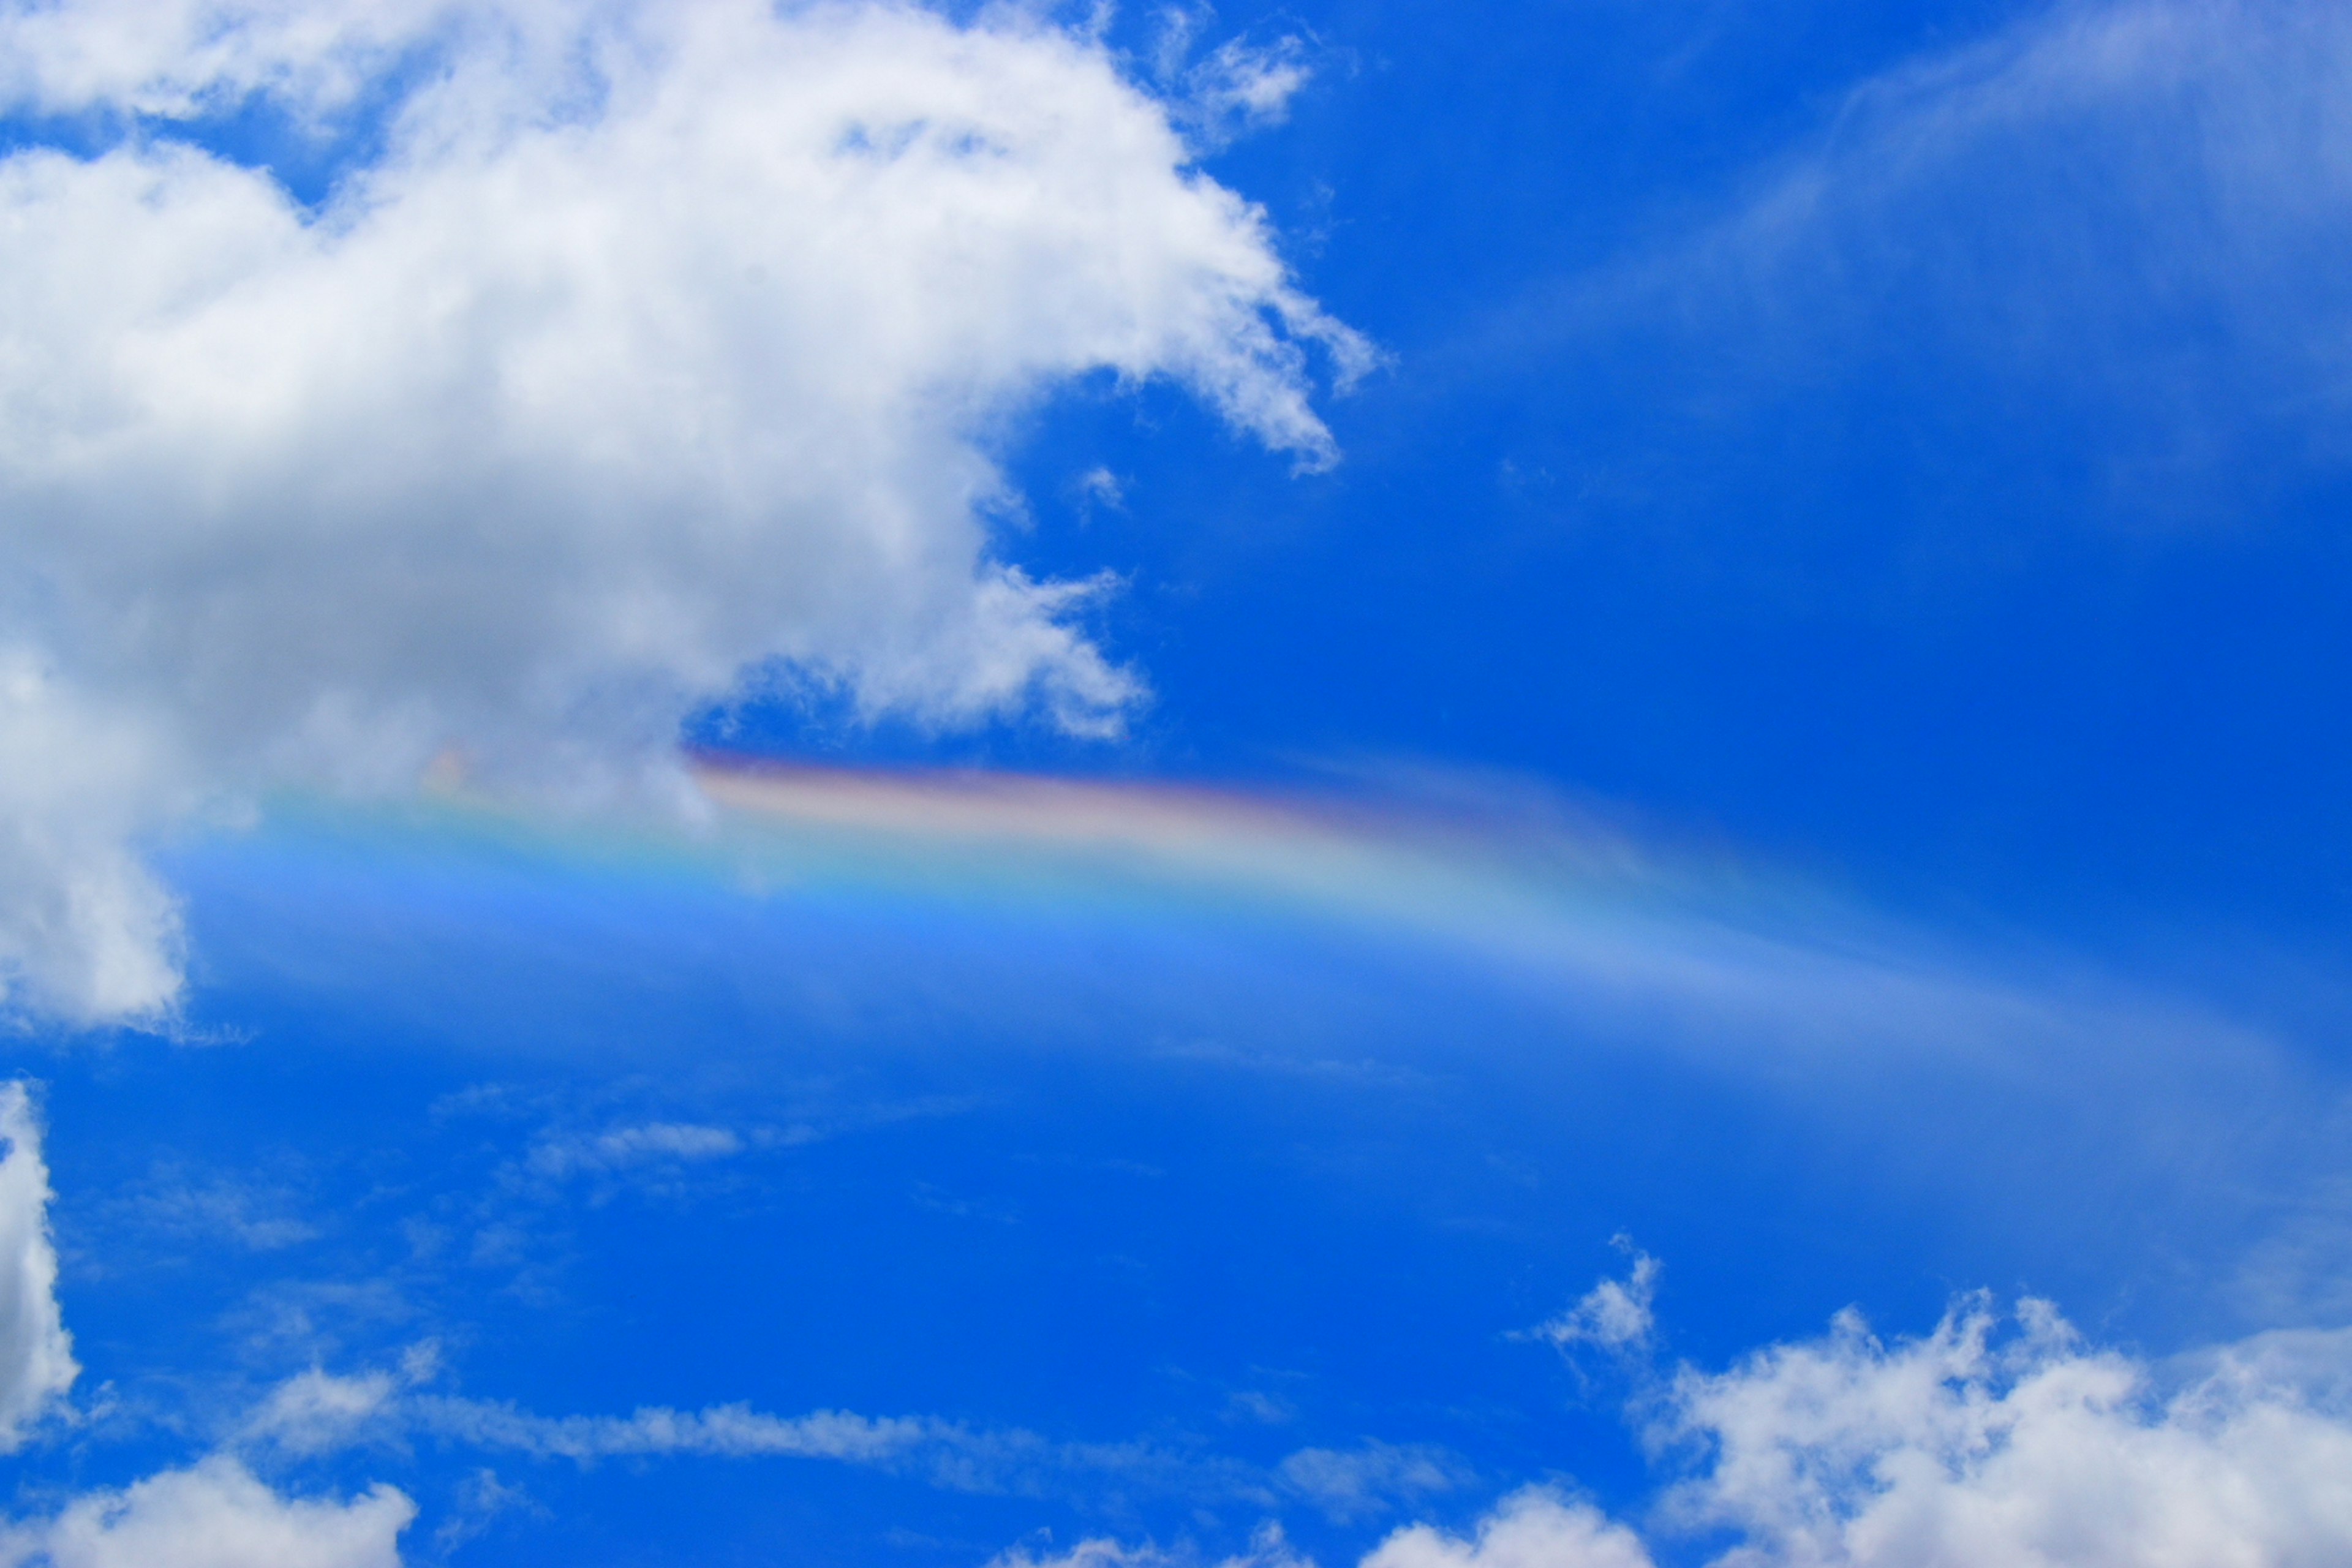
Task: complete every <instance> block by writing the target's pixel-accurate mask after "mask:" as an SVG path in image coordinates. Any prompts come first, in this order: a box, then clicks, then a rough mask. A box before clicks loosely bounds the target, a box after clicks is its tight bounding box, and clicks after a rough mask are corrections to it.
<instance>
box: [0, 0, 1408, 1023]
mask: <svg viewBox="0 0 2352 1568" xmlns="http://www.w3.org/2000/svg"><path fill="white" fill-rule="evenodd" d="M0 61H5V68H0V92H5V93H7V94H8V95H10V96H9V100H8V101H9V103H10V105H11V106H12V107H13V108H14V110H16V113H17V114H18V115H19V116H39V115H58V114H68V115H75V116H79V117H80V118H79V121H77V122H78V123H83V124H87V123H92V122H99V121H106V122H110V123H115V124H118V125H120V126H121V127H123V128H124V129H123V132H122V134H121V137H120V139H119V140H118V141H117V142H115V144H113V145H111V146H110V147H109V148H107V149H106V150H104V151H102V152H100V153H96V154H90V153H87V152H68V151H63V150H58V149H54V148H44V147H42V146H40V145H39V144H38V143H37V140H36V142H35V143H34V144H32V145H28V146H26V147H24V148H23V149H22V150H19V151H17V152H16V153H12V154H11V155H10V156H8V157H6V158H5V159H0V515H5V521H6V527H5V531H0V583H5V587H4V588H0V752H5V754H7V756H8V757H9V758H10V767H9V769H8V773H9V774H10V775H11V777H10V780H9V783H8V784H6V786H5V788H0V871H5V872H6V873H7V875H6V877H5V882H0V886H5V889H6V891H5V894H0V962H5V965H6V966H7V968H8V970H9V971H10V972H11V973H13V975H14V977H15V980H16V989H17V991H18V994H19V996H20V999H27V1000H30V1001H32V1002H34V1003H35V1004H37V1005H44V1006H47V1007H48V1008H50V1009H52V1010H54V1011H57V1012H60V1013H63V1014H66V1015H68V1016H75V1017H79V1018H84V1019H105V1018H110V1017H120V1016H130V1015H137V1014H140V1013H142V1012H150V1011H153V1010H155V1009H158V1008H161V1007H163V1006H165V1005H168V1004H169V1002H170V1001H171V999H172V998H173V995H174V994H175V991H176V987H177V984H178V977H179V968H178V964H177V961H176V953H175V950H174V943H175V940H176V937H175V928H174V925H173V911H172V908H171V901H170V900H169V898H168V896H167V895H166V894H165V893H164V891H163V890H162V889H158V888H157V887H156V886H155V885H154V884H153V883H152V880H150V879H148V878H147V876H146V874H145V873H144V872H143V871H142V868H141V867H140V864H139V862H138V861H137V860H136V858H134V857H133V856H132V854H131V846H132V845H133V844H134V843H135V841H136V839H137V837H138V836H139V835H140V833H142V831H144V830H147V829H150V828H152V826H155V825H157V824H159V823H163V822H168V821H171V820H173V819H174V818H175V817H176V816H181V815H184V814H185V813H187V812H189V811H192V810H198V809H204V808H206V807H207V806H218V805H221V804H222V803H234V802H236V801H237V800H238V799H240V798H247V797H249V796H250V795H253V794H254V793H256V792H258V791H263V790H266V789H268V788H269V787H272V786H276V785H281V784H299V785H303V786H310V787H329V788H335V789H345V790H361V791H381V790H387V789H397V788H403V787H406V786H407V785H408V784H412V783H413V782H414V781H415V779H416V778H417V776H418V775H419V773H421V772H422V771H423V770H424V769H425V768H426V767H427V765H428V764H429V763H432V762H433V761H434V760H435V759H436V758H447V759H453V760H462V762H463V763H464V765H465V766H466V767H467V769H468V770H469V772H470V773H471V774H472V776H475V777H477V778H484V779H488V780H493V781H498V782H500V783H503V784H509V785H512V786H517V787H525V788H531V789H546V788H560V789H563V790H568V791H575V792H584V793H590V794H593V793H596V792H599V791H614V790H630V789H638V788H642V787H644V786H645V785H646V783H647V782H648V780H652V781H654V782H656V783H658V782H659V781H660V780H661V779H662V778H663V776H664V763H663V762H662V758H663V755H664V753H665V751H666V748H667V744H668V742H670V741H671V739H672V738H673V737H674V736H675V734H676V732H677V725H678V722H679V721H680V719H681V717H682V716H683V715H685V714H687V713H688V712H690V711H692V710H694V709H695V708H696V707H698V705H701V704H705V703H708V702H709V701H712V700H719V699H723V698H725V697H727V696H729V695H730V694H732V693H737V692H740V691H741V690H743V689H745V688H746V686H747V684H751V685H756V684H757V683H759V682H761V681H762V680H773V679H790V680H793V681H798V682H807V681H815V682H820V683H824V684H828V685H831V686H833V687H835V688H836V689H840V690H841V691H843V692H845V694H847V695H848V696H850V697H851V698H852V699H853V700H855V701H856V703H858V704H859V705H860V706H862V707H863V708H864V709H866V710H868V711H886V710H895V711H901V712H906V713H909V714H912V715H915V716H917V717H919V718H920V719H923V720H925V721H943V722H954V721H969V720H972V719H976V718H980V717H983V716H987V715H991V714H1002V713H1007V712H1015V711H1030V712H1035V713H1039V714H1042V715H1043V716H1044V717H1045V718H1046V719H1047V720H1049V721H1053V722H1057V723H1059V724H1061V725H1063V726H1065V727H1066V728H1069V729H1072V730H1076V731H1108V730H1113V729H1115V728H1116V727H1117V726H1118V723H1119V722H1120V721H1121V718H1122V716H1123V715H1124V714H1125V713H1126V712H1127V711H1128V710H1129V709H1130V708H1131V707H1132V705H1133V704H1134V703H1135V702H1136V701H1137V700H1139V696H1140V694H1141V690H1142V688H1141V684H1140V680H1139V677H1138V676H1137V675H1136V674H1135V673H1133V672H1132V671H1130V670H1128V669H1126V668H1121V667H1120V666H1118V664H1116V663H1115V662H1113V661H1112V660H1110V659H1108V658H1106V657H1105V656H1104V655H1103V653H1102V652H1101V651H1100V650H1099V649H1098V648H1097V647H1095V646H1094V644H1093V643H1092V642H1090V641H1089V640H1088V638H1087V637H1086V636H1085V635H1084V634H1083V633H1082V632H1081V631H1080V630H1079V629H1077V628H1076V626H1074V625H1073V621H1072V616H1073V612H1074V611H1075V610H1076V609H1077V608H1078V607H1079V605H1080V604H1081V602H1082V601H1084V600H1086V599H1087V598H1088V597H1089V596H1090V595H1096V594H1097V593H1099V592H1100V591H1102V589H1103V587H1104V586H1105V585H1104V584H1101V583H1099V582H1090V581H1075V582H1040V581H1034V580H1032V579H1031V578H1029V577H1027V576H1025V575H1024V574H1022V573H1020V572H1019V571H1017V570H1014V569H1012V568H1010V567H1008V566H1006V565H1004V564H1003V563H1001V562H999V561H998V560H997V559H995V558H994V557H992V552H991V549H990V536H989V528H988V522H987V519H988V517H989V515H990V514H991V512H992V510H993V509H995V508H997V507H999V506H1001V505H1002V504H1003V503H1004V502H1005V501H1006V500H1007V499H1008V498H1007V497H1006V495H1005V483H1004V480H1003V477H1002V475H1001V473H1000V471H999V468H998V467H997V465H996V463H995V461H994V460H993V454H994V452H995V451H996V450H997V448H998V445H999V443H1000V442H1001V441H1002V439H1003V436H1004V433H1005V431H1006V430H1007V428H1008V426H1009V423H1010V422H1011V421H1012V420H1013V419H1014V418H1015V417H1016V416H1018V415H1019V414H1020V412H1021V411H1022V410H1023V409H1024V408H1025V407H1027V406H1030V405H1032V404H1033V403H1034V400H1035V399H1036V398H1037V397H1039V396H1040V395H1042V394H1044V393H1045V391H1046V390H1048V389H1050V388H1051V387H1052V386H1054V385H1055V384H1058V383H1061V382H1064V381H1066V379H1068V378H1070V377H1073V376H1076V375H1081V374H1091V373H1105V372H1108V373H1110V374H1114V375H1116V376H1117V377H1119V378H1121V379H1124V380H1126V381H1129V382H1135V381H1141V380H1144V379H1148V378H1153V377H1164V378H1172V379H1173V380H1175V381H1177V382H1179V383H1181V384H1184V385H1185V386H1187V387H1189V388H1191V389H1192V391H1193V392H1194V393H1195V394H1197V395H1199V396H1201V397H1202V399H1204V400H1205V401H1206V402H1208V403H1209V404H1210V405H1213V407H1214V408H1215V409H1217V410H1218V411H1219V412H1220V413H1221V414H1222V415H1223V417H1224V418H1226V419H1227V420H1228V421H1229V422H1231V423H1232V424H1233V425H1234V426H1235V427H1236V428H1238V429H1241V430H1243V431H1244V432H1247V433H1249V434H1251V435H1253V436H1255V437H1257V438H1258V439H1260V440H1261V441H1263V442H1264V443H1265V444H1266V445H1267V446H1269V447H1273V448H1275V449H1276V450H1278V451H1282V452H1285V453H1288V454H1290V455H1291V456H1292V457H1293V458H1294V459H1295V460H1296V461H1297V463H1299V464H1300V465H1301V466H1303V467H1307V468H1315V467H1318V466H1323V465H1327V464H1328V463H1329V462H1330V461H1331V460H1333V458H1334V450H1333V447H1332V443H1331V439H1330V437H1329V435H1328V432H1327V431H1326V429H1325V428H1324V426H1323V425H1322V424H1321V423H1320V422H1319V420H1318V417H1317V416H1316V414H1315V413H1314V411H1313V409H1312V408H1311V407H1310V405H1309V403H1308V393H1309V380H1308V369H1309V365H1308V350H1309V349H1310V348H1315V347H1317V345H1320V348H1319V350H1318V352H1321V351H1328V360H1329V363H1332V364H1333V365H1334V366H1335V367H1336V368H1337V369H1338V371H1339V374H1342V375H1345V374H1349V373H1350V372H1352V371H1353V370H1356V369H1360V367H1361V366H1362V364H1363V363H1365V360H1366V354H1367V351H1366V349H1365V348H1364V345H1363V344H1362V343H1361V342H1360V340H1359V339H1357V338H1356V337H1355V336H1354V335H1353V334H1351V333H1350V332H1349V331H1347V330H1346V329H1344V328H1342V327H1340V326H1339V325H1338V324H1336V323H1334V322H1332V321H1328V319H1327V318H1325V317H1324V316H1323V315H1322V314H1321V313H1320V312H1319V311H1318V309H1317V308H1316V307H1315V306H1314V304H1313V303H1312V302H1311V301H1309V300H1307V298H1306V297H1304V296H1303V295H1302V294H1300V293H1299V292H1298V291H1297V289H1296V288H1295V287H1294V286H1293V285H1292V283H1291V282H1290V280H1289V279H1288V277H1287V275H1286V271H1285V268H1284V266H1283V264H1282V262H1281V260H1280V259H1279V258H1278V256H1277V254H1276V248H1275V247H1274V245H1273V242H1272V239H1271V237H1270V235H1269V234H1268V232H1267V230H1266V227H1265V222H1264V220H1263V218H1262V216H1261V215H1260V214H1258V213H1257V212H1256V211H1255V209H1254V208H1252V207H1251V206H1249V205H1247V204H1246V203H1244V201H1243V200H1241V199H1240V198H1239V197H1238V196H1236V195H1234V194H1233V193H1232V192H1230V191H1227V190H1225V189H1223V187H1221V186H1219V185H1218V184H1215V183H1214V182H1213V181H1211V180H1209V179H1207V178H1206V177H1205V176H1203V175H1202V174H1200V173H1199V172H1198V171H1197V170H1195V169H1194V168H1192V166H1191V163H1190V161H1189V153H1188V151H1187V147H1186V145H1185V143H1184V142H1183V141H1182V139H1181V136H1180V134H1179V132H1178V131H1177V130H1176V129H1175V123H1176V121H1177V120H1178V119H1179V118H1181V117H1180V116H1177V115H1176V114H1174V113H1173V112H1172V111H1171V108H1170V107H1169V106H1168V105H1167V104H1165V103H1163V102H1160V101H1159V100H1155V99H1153V98H1152V97H1150V96H1149V95H1148V94H1147V93H1146V92H1145V91H1143V90H1142V89H1139V88H1138V87H1136V86H1135V85H1133V83H1132V82H1131V81H1130V80H1129V79H1128V78H1127V77H1126V76H1124V75H1123V74H1122V72H1121V71H1120V69H1119V68H1118V62H1117V61H1116V60H1115V59H1114V58H1112V57H1111V56H1110V54H1109V53H1108V51H1107V50H1106V49H1105V48H1104V47H1102V46H1101V45H1100V44H1099V43H1097V42H1096V41H1094V40H1092V39H1090V38H1089V37H1086V36H1083V35H1080V34H1075V33H1071V32H1068V31H1065V30H1061V29H1058V28H1055V27H1054V26H1047V25H1044V24H1041V23H1037V22H1034V21H1033V20H1024V19H1021V18H1019V17H1017V16H999V17H997V18H995V19H993V20H988V21H983V22H981V23H977V24H973V25H970V26H959V25H955V24H951V23H950V22H949V21H946V20H943V19H942V18H940V16H936V15H934V14H931V13H929V12H926V11H922V10H919V9H916V8H912V7H908V6H901V5H885V4H862V5H815V6H790V7H786V8H784V9H783V10H782V11H778V10H775V9H772V8H771V7H769V6H766V5H759V4H752V3H749V0H695V3H693V4H690V5H663V6H658V7H655V6H646V7H638V6H635V5H606V6H602V7H588V6H585V5H559V4H553V3H549V4H517V5H506V6H492V7H466V8H451V9H446V10H445V9H443V8H438V7H434V6H428V5H409V6H401V5H394V6H390V7H380V6H364V7H362V6H349V7H341V6H337V5H299V6H298V5H284V4H276V5H271V4H251V5H187V4H147V5H131V4H126V5H76V6H67V7H64V8H61V9H58V8H47V7H18V6H11V7H8V8H6V9H5V10H0ZM256 95H258V96H259V97H260V98H262V99H265V100H276V102H277V105H278V110H279V111H280V112H282V113H283V114H285V115H286V116H288V117H289V119H290V120H291V121H292V122H294V123H296V124H298V125H302V126H307V127H309V133H310V134H312V135H314V136H317V137H319V138H321V139H322V143H323V144H338V143H336V138H339V137H340V138H341V144H347V145H349V146H352V147H371V148H374V149H375V151H373V152H372V153H368V154H367V155H366V156H364V157H355V158H353V159H352V160H349V161H348V163H347V166H346V167H345V169H344V172H343V174H342V175H341V179H340V180H339V181H338V183H337V184H335V186H334V189H333V191H332V194H331V195H329V196H328V197H327V198H326V199H325V200H324V201H323V203H322V204H320V205H317V206H315V207H306V206H304V205H301V204H300V203H299V202H298V201H297V200H296V199H295V198H294V197H293V196H292V195H289V192H288V191H287V190H286V189H285V188H284V187H282V186H281V185H280V184H278V182H277V181H276V180H274V179H273V177H272V176H271V175H270V174H269V173H268V172H267V171H266V170H264V169H261V168H257V167H253V166H249V165H248V164H247V163H240V162H238V161H236V159H235V158H234V157H231V156H227V155H225V154H223V153H219V152H217V151H213V150H207V147H206V146H205V144H204V143H205V133H204V128H205V125H206V124H208V123H211V122H212V121H214V120H217V119H218V117H219V116H221V115H222V114H224V113H226V111H228V110H233V109H235V108H236V106H238V105H240V104H245V103H247V102H249V101H251V100H253V99H254V98H255V96H256ZM93 116H95V117H97V119H96V120H95V121H94V120H93V118H92V117H93ZM108 116H111V117H112V119H111V120H110V121H107V117H108ZM207 117H211V119H209V120H208V118H207ZM26 123H34V124H37V123H39V121H37V120H32V121H26Z"/></svg>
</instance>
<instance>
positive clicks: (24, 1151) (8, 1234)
mask: <svg viewBox="0 0 2352 1568" xmlns="http://www.w3.org/2000/svg"><path fill="white" fill-rule="evenodd" d="M0 1138H5V1140H6V1141H7V1153H6V1155H5V1157H0V1453H13V1452H15V1451H16V1449H18V1448H21V1447H24V1445H25V1441H26V1436H27V1435H28V1432H29V1429H30V1428H31V1427H32V1426H33V1424H34V1423H35V1422H37V1421H38V1420H39V1419H40V1417H41V1416H42V1415H44V1414H46V1413H47V1411H48V1410H49V1409H50V1407H51V1406H52V1405H55V1404H56V1403H57V1401H58V1399H60V1398H62V1397H63V1396H64V1394H65V1392H66V1391H67V1390H68V1389H69V1388H71V1387H72V1386H73V1383H74V1379H75V1378H76V1377H77V1376H78V1375H79V1373H80V1372H81V1368H80V1367H79V1365H77V1364H76V1363H75V1362H74V1358H73V1337H72V1336H71V1335H70V1334H68V1333H67V1332H66V1327H65V1320H64V1316H63V1314H61V1313H60V1312H59V1310H58V1252H57V1247H56V1245H55V1244H54V1243H53V1242H51V1240H50V1239H49V1197H50V1194H49V1167H48V1165H47V1163H45V1162H44V1161H43V1160H42V1158H41V1126H40V1121H39V1119H38V1118H37V1116H36V1115H35V1114H34V1110H33V1099H32V1094H31V1092H30V1090H29V1089H27V1088H26V1085H25V1084H24V1083H22V1082H16V1083H9V1084H0Z"/></svg>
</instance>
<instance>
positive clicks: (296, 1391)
mask: <svg viewBox="0 0 2352 1568" xmlns="http://www.w3.org/2000/svg"><path fill="white" fill-rule="evenodd" d="M399 1391H400V1384H399V1383H398V1382H397V1381H395V1380H394V1378H393V1377H392V1375H391V1374H390V1373H382V1372H371V1373H362V1374H360V1375H359V1376H356V1377H341V1376H337V1375H335V1374H333V1373H326V1372H321V1371H320V1370H318V1369H317V1368H315V1367H314V1368H312V1369H311V1370H310V1371H309V1372H304V1373H297V1374H296V1375H294V1376H292V1377H289V1378H288V1379H287V1380H286V1381H285V1382H283V1383H281V1384H278V1386H277V1387H275V1388H273V1389H271V1390H270V1391H269V1394H268V1398H266V1399H264V1400H263V1401H262V1403H261V1406H260V1408H259V1409H257V1410H256V1411H254V1413H253V1414H252V1415H250V1416H248V1417H247V1419H246V1421H245V1423H244V1425H243V1426H241V1427H240V1428H239V1429H238V1434H237V1435H238V1436H239V1437H240V1438H241V1439H242V1440H243V1441H245V1442H247V1443H268V1444H270V1445H272V1446H273V1447H278V1448H281V1449H283V1450H285V1451H286V1452H287V1453H289V1454H297V1455H314V1454H326V1453H332V1452H333V1451H335V1450H336V1449H338V1448H341V1447H346V1446H347V1445H348V1444H349V1443H350V1442H351V1441H352V1437H353V1436H355V1435H356V1434H358V1433H359V1432H360V1431H361V1430H362V1428H364V1427H366V1426H369V1425H370V1424H371V1423H373V1422H374V1421H375V1420H376V1419H377V1418H378V1417H379V1416H381V1415H383V1413H384V1410H385V1408H386V1407H387V1406H388V1405H390V1404H391V1403H392V1400H393V1399H394V1396H395V1395H396V1394H398V1393H399Z"/></svg>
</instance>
